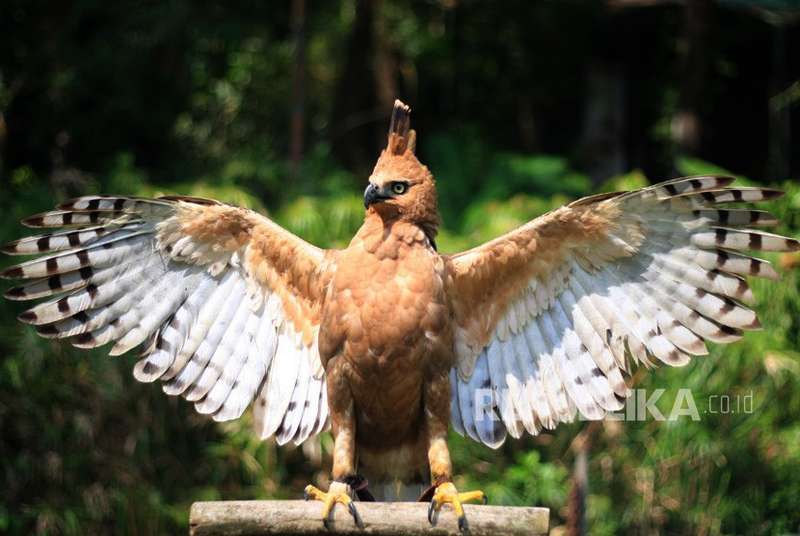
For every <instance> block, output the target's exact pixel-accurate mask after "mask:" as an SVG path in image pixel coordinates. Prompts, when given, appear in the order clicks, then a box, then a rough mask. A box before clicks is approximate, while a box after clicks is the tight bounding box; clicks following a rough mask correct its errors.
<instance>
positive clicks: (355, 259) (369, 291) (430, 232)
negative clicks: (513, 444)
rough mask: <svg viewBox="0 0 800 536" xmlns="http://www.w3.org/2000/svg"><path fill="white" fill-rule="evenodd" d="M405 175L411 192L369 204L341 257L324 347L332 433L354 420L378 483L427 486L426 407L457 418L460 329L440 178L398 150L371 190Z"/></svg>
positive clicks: (365, 465) (361, 453)
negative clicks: (441, 245)
mask: <svg viewBox="0 0 800 536" xmlns="http://www.w3.org/2000/svg"><path fill="white" fill-rule="evenodd" d="M399 178H401V179H402V180H403V181H404V182H407V183H408V186H407V187H408V193H407V194H406V195H405V196H403V198H402V199H401V198H398V199H396V200H387V201H385V202H382V203H381V204H380V205H378V206H370V207H369V208H368V209H367V216H366V218H365V221H364V224H363V226H362V227H361V229H359V231H358V233H357V234H356V235H355V237H354V238H353V240H352V241H351V242H350V245H349V246H348V247H347V248H346V249H345V250H342V251H340V252H339V253H338V254H337V257H336V266H337V269H336V273H335V274H334V276H333V278H332V280H331V283H330V286H329V288H328V292H327V294H326V298H325V302H324V306H323V310H322V322H321V324H320V336H319V348H320V357H321V360H322V363H323V365H324V366H325V371H326V376H327V381H328V393H330V395H329V396H330V397H331V398H330V401H331V406H332V409H333V411H332V413H331V415H332V425H333V429H334V434H336V433H337V432H338V431H339V428H341V427H342V425H343V423H341V422H340V419H339V418H337V416H338V415H345V416H346V418H350V415H352V419H353V421H354V425H355V446H356V451H357V458H358V460H357V465H358V468H357V469H358V471H359V472H360V473H362V474H364V475H366V476H367V477H368V478H369V479H371V480H373V481H375V480H377V481H379V482H386V481H391V480H394V479H399V480H401V481H404V482H413V481H416V482H423V481H426V480H428V479H429V471H428V458H427V449H428V444H429V441H430V437H429V427H428V426H427V425H426V419H425V410H426V407H428V409H429V410H432V411H435V412H438V413H439V414H440V415H444V416H447V415H448V413H449V383H448V379H447V378H448V376H447V375H448V373H449V371H450V369H451V367H452V366H453V364H454V354H453V331H452V328H451V324H450V317H451V315H450V304H449V303H448V300H447V294H446V291H445V263H444V260H443V258H442V257H441V256H440V255H439V253H438V252H437V251H436V249H435V242H434V237H435V233H436V227H437V225H438V221H439V216H438V211H437V209H436V197H435V185H434V183H433V178H432V176H431V174H430V173H429V172H428V170H427V168H425V166H422V165H421V164H420V163H419V162H418V161H417V159H416V157H415V156H414V155H413V152H412V151H411V150H408V149H406V150H400V151H399V153H398V152H394V151H393V149H392V146H391V145H390V146H389V148H387V150H386V151H384V153H383V155H382V156H381V158H380V159H379V161H378V164H377V165H376V167H375V171H374V172H373V174H372V177H371V184H372V185H373V186H374V187H376V188H379V189H385V188H387V183H388V182H390V181H392V180H396V179H399ZM431 387H432V388H434V389H438V390H440V391H441V395H440V396H441V400H440V401H439V406H438V407H435V408H430V407H429V406H426V401H427V400H428V399H430V398H431V393H429V392H427V391H429V390H430V389H431ZM340 393H346V395H345V396H340V395H339V394H340ZM434 394H435V393H434ZM443 420H444V422H445V425H444V429H445V430H446V422H447V417H444V419H443ZM435 433H441V430H435ZM347 470H350V468H347ZM334 476H336V475H334Z"/></svg>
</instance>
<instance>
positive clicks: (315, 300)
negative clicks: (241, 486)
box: [0, 196, 332, 443]
mask: <svg viewBox="0 0 800 536" xmlns="http://www.w3.org/2000/svg"><path fill="white" fill-rule="evenodd" d="M23 223H24V224H26V225H27V226H29V227H37V228H53V227H56V228H57V227H66V228H67V229H65V230H62V231H56V232H52V233H48V234H43V235H39V236H33V237H28V238H23V239H21V240H17V241H16V242H12V243H11V244H8V245H6V246H5V247H4V248H3V251H4V252H5V253H9V254H12V255H35V254H40V253H44V254H46V255H45V256H44V257H40V258H37V259H34V260H31V261H28V262H24V263H22V264H18V265H16V266H12V267H10V268H8V269H6V270H4V271H3V272H2V273H0V276H2V277H6V278H18V279H23V280H27V281H25V282H24V283H23V284H21V285H20V286H18V287H15V288H12V289H10V290H9V291H7V292H6V294H5V296H6V297H7V298H9V299H12V300H29V299H35V298H43V297H48V298H51V299H49V300H48V301H45V302H44V303H40V304H39V305H36V306H35V307H33V308H31V309H29V310H27V311H25V312H24V313H22V314H21V315H20V316H19V318H20V320H22V321H23V322H26V323H28V324H33V325H35V326H36V329H37V331H38V333H39V334H40V335H42V336H44V337H50V338H65V337H69V338H71V342H72V344H73V345H75V346H77V347H80V348H94V347H97V346H101V345H104V344H107V343H113V347H112V348H111V352H110V353H111V354H112V355H118V354H122V353H124V352H127V351H128V350H130V349H132V348H134V347H136V346H140V345H141V346H142V348H143V354H142V358H141V359H140V361H139V362H138V363H137V364H136V366H135V368H134V376H135V377H136V378H137V379H138V380H140V381H144V382H152V381H155V380H157V379H160V380H162V381H163V382H164V384H163V389H164V391H165V392H166V393H168V394H170V395H182V396H184V397H185V398H186V399H188V400H189V401H192V402H194V403H195V408H196V409H197V411H199V412H200V413H204V414H210V415H212V416H213V418H214V419H215V420H218V421H224V420H229V419H235V418H238V417H239V416H241V415H242V413H243V412H244V410H245V409H246V408H247V407H248V406H249V405H250V403H251V402H252V401H253V400H254V399H255V400H256V402H255V404H254V420H255V426H256V430H257V432H258V433H259V434H260V435H261V436H262V437H264V438H266V437H269V436H271V435H273V434H274V435H275V436H276V438H277V439H278V441H279V442H280V443H285V442H287V441H290V440H292V441H295V442H297V443H300V442H302V441H303V440H305V439H306V438H307V437H309V436H310V435H312V434H315V433H317V432H319V431H321V430H322V429H323V428H324V427H325V426H326V425H327V416H328V406H327V400H326V391H325V380H324V373H323V370H322V367H321V364H320V360H319V352H318V349H317V331H318V326H319V313H320V303H321V296H322V293H323V292H324V290H323V287H324V283H325V278H326V277H327V275H326V274H327V272H326V270H327V267H328V266H329V265H330V264H331V262H332V261H331V257H332V253H331V252H326V251H323V250H321V249H318V248H316V247H314V246H312V245H310V244H308V243H306V242H304V241H303V240H301V239H300V238H298V237H296V236H294V235H292V234H291V233H289V232H288V231H286V230H284V229H282V228H281V227H280V226H278V225H276V224H275V223H273V222H272V221H270V220H269V219H267V218H266V217H264V216H261V215H259V214H257V213H255V212H252V211H249V210H245V209H241V208H237V207H233V206H230V205H225V204H222V203H218V202H216V201H210V200H205V199H199V198H191V197H163V198H159V199H142V198H129V197H104V196H92V197H83V198H78V199H75V200H72V201H69V202H67V203H64V204H62V205H60V206H59V207H58V210H56V211H52V212H46V213H43V214H39V215H36V216H32V217H30V218H27V219H26V220H24V221H23Z"/></svg>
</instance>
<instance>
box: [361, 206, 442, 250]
mask: <svg viewBox="0 0 800 536" xmlns="http://www.w3.org/2000/svg"><path fill="white" fill-rule="evenodd" d="M426 227H428V228H426ZM436 231H437V229H436V227H435V226H426V225H425V224H418V223H412V222H408V221H405V220H403V219H402V218H384V217H381V215H380V214H378V213H377V212H374V211H368V212H367V216H366V218H364V224H363V225H362V226H361V229H359V230H358V233H356V236H355V237H354V238H353V242H354V243H355V242H360V243H361V244H363V246H364V249H366V250H367V251H368V252H371V253H375V254H378V255H390V256H391V255H393V254H394V253H395V252H396V251H397V249H398V248H401V247H428V248H432V249H436V242H435V238H436Z"/></svg>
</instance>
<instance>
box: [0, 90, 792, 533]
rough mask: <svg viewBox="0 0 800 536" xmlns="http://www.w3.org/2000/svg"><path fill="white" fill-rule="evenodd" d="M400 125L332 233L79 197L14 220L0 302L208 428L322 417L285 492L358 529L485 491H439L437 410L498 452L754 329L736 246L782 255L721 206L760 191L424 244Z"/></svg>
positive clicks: (404, 118)
mask: <svg viewBox="0 0 800 536" xmlns="http://www.w3.org/2000/svg"><path fill="white" fill-rule="evenodd" d="M415 141H416V135H415V132H414V131H413V130H411V129H410V110H409V108H408V107H407V106H405V105H404V104H402V103H400V102H399V101H398V102H397V103H396V104H395V108H394V111H393V115H392V122H391V126H390V130H389V139H388V144H387V147H386V149H384V151H383V152H382V153H381V155H380V158H379V159H378V162H377V164H376V166H375V169H374V171H373V173H372V175H371V176H370V179H369V185H368V186H367V189H366V191H365V192H364V204H365V207H366V216H365V220H364V224H363V226H362V227H361V228H360V229H359V231H358V232H357V233H356V235H355V237H353V239H352V241H351V242H350V245H349V246H348V247H347V248H345V249H342V250H322V249H319V248H317V247H314V246H312V245H310V244H308V243H306V242H304V241H303V240H301V239H300V238H298V237H296V236H294V235H293V234H291V233H289V232H288V231H286V230H284V229H282V228H281V227H280V226H278V225H277V224H275V223H273V222H272V221H271V220H269V219H268V218H266V217H264V216H262V215H260V214H257V213H255V212H252V211H250V210H245V209H241V208H237V207H233V206H230V205H226V204H223V203H219V202H216V201H212V200H206V199H198V198H192V197H180V196H170V197H163V198H159V199H142V198H130V197H108V196H87V197H82V198H78V199H74V200H72V201H69V202H66V203H64V204H62V205H60V206H59V207H58V209H57V210H55V211H52V212H46V213H43V214H39V215H36V216H32V217H30V218H27V219H26V220H25V221H24V222H23V223H24V224H25V225H27V226H29V227H35V228H67V229H66V230H62V231H56V232H51V233H48V234H42V235H39V236H33V237H28V238H23V239H21V240H18V241H16V242H12V243H10V244H8V245H6V246H5V247H4V248H3V251H4V252H5V253H8V254H12V255H15V254H24V255H31V254H40V253H43V254H45V256H43V257H39V258H37V259H34V260H31V261H28V262H24V263H22V264H18V265H16V266H12V267H11V268H7V269H6V270H4V271H3V272H2V274H0V275H2V276H3V277H7V278H15V279H21V280H24V282H23V283H21V284H20V285H19V286H17V287H14V288H12V289H10V290H8V291H7V292H6V294H5V295H6V297H7V298H9V299H12V300H30V299H36V298H50V299H49V300H48V301H45V302H43V303H40V304H38V305H36V306H34V307H32V308H31V309H28V310H27V311H25V312H23V313H22V314H20V315H19V319H20V320H21V321H22V322H25V323H28V324H32V325H34V326H35V329H36V330H37V332H38V333H39V334H40V335H42V336H44V337H52V338H69V339H70V342H72V344H74V345H75V346H78V347H81V348H92V347H96V346H101V345H105V344H109V343H113V346H112V347H111V354H112V355H117V354H121V353H124V352H127V351H128V350H131V349H133V348H135V347H140V348H142V349H143V354H142V357H141V359H140V360H139V361H138V363H137V364H136V365H135V367H134V376H135V377H136V379H138V380H140V381H144V382H153V381H155V380H161V381H162V382H163V383H162V387H163V389H164V391H165V392H166V393H168V394H170V395H181V396H183V397H184V398H186V399H187V400H189V401H192V402H194V404H195V407H196V409H197V411H199V412H200V413H203V414H208V415H211V416H212V417H213V418H214V419H215V420H219V421H224V420H230V419H235V418H238V417H240V416H241V415H242V413H243V412H244V411H245V410H246V409H247V408H248V407H249V406H251V405H252V406H253V414H254V421H255V427H256V431H257V433H258V434H259V436H260V437H262V438H268V437H271V436H274V437H275V438H276V439H277V441H278V443H280V444H284V443H287V442H290V441H292V442H294V443H301V442H303V441H304V440H306V439H308V438H309V437H311V436H312V435H315V434H318V433H320V432H321V431H323V430H325V429H326V428H327V427H328V426H329V425H330V426H331V427H332V432H333V436H334V453H333V472H332V473H333V474H332V476H333V480H334V482H333V484H332V485H331V489H330V490H329V492H328V493H325V492H322V491H320V490H318V489H316V488H314V487H313V486H309V487H308V488H307V489H306V493H307V495H308V496H309V497H313V498H316V499H319V500H322V501H324V502H325V508H324V511H323V518H324V519H325V520H326V522H327V519H328V515H329V512H330V510H331V508H332V507H333V505H334V504H335V503H337V502H340V503H343V504H346V505H347V506H348V507H349V508H350V511H351V513H352V514H353V516H354V518H355V519H356V522H357V523H360V517H359V516H358V512H357V510H356V509H355V505H354V504H353V503H352V501H351V496H352V495H354V494H357V495H358V496H359V497H360V498H361V499H362V500H367V499H369V498H371V497H372V496H373V495H377V496H379V497H390V496H391V497H398V496H408V494H409V493H412V492H413V493H419V492H420V491H422V490H423V488H424V486H425V485H428V484H429V485H430V488H429V489H428V490H426V493H425V494H423V495H424V496H425V497H427V498H430V499H432V502H431V514H430V515H429V517H430V518H431V519H433V516H434V514H435V512H436V511H438V509H439V508H440V507H441V505H442V504H444V503H452V504H453V506H454V507H455V509H456V513H457V514H458V515H459V526H460V527H462V528H464V529H466V520H465V518H464V516H463V510H462V509H461V502H463V501H467V500H474V499H482V498H484V497H483V494H482V493H481V492H470V493H458V492H457V491H456V489H455V487H454V486H453V485H452V482H451V479H452V466H451V462H450V455H449V452H448V449H447V444H446V435H447V429H448V426H449V425H451V424H452V426H453V427H454V428H455V429H456V430H457V431H458V432H459V433H460V434H462V435H466V436H468V437H470V438H472V439H474V440H475V441H479V442H481V443H484V444H486V445H488V446H490V447H494V448H496V447H498V446H500V445H501V444H502V443H503V441H504V440H505V438H506V436H507V435H508V434H510V435H511V436H513V437H519V436H520V435H521V434H522V433H523V432H528V433H530V434H537V433H539V432H540V431H541V430H543V429H552V428H554V427H555V426H557V425H558V423H560V422H569V421H572V420H573V419H574V418H575V417H576V416H577V415H578V414H580V415H581V416H583V417H584V418H587V419H601V418H603V416H604V415H606V413H607V412H611V411H616V410H618V409H620V408H621V407H622V404H623V402H624V400H625V397H627V396H628V394H629V389H628V386H627V384H626V382H625V376H626V374H627V373H629V372H630V370H631V367H632V366H633V365H636V364H644V365H647V366H651V365H655V364H659V363H665V364H667V365H671V366H682V365H685V364H687V363H688V362H689V360H690V357H691V356H693V355H703V354H705V353H707V349H706V344H705V341H713V342H719V343H728V342H733V341H735V340H737V339H739V338H741V336H742V334H743V332H744V331H747V330H753V329H759V328H760V327H761V326H760V323H759V321H758V318H757V316H756V314H755V313H754V312H753V311H752V310H751V309H749V308H748V307H747V304H748V303H750V302H751V301H752V299H753V296H752V293H751V291H750V289H749V287H748V284H747V281H746V279H745V277H746V276H759V277H767V278H773V279H774V278H777V274H776V272H775V271H774V270H773V268H772V267H771V266H770V264H769V263H768V262H766V261H764V260H760V259H758V258H755V257H750V256H748V255H747V254H746V253H743V252H746V251H796V250H798V249H800V244H799V243H798V242H797V241H796V240H794V239H791V238H786V237H782V236H778V235H775V234H771V233H768V232H764V231H762V230H756V229H755V228H756V227H761V226H765V225H771V224H774V223H776V220H775V218H773V217H772V216H771V215H770V214H768V213H766V212H761V211H756V210H750V209H743V208H729V207H726V205H725V204H726V203H740V202H756V201H762V200H769V199H773V198H775V197H778V196H779V195H781V193H780V192H778V191H775V190H769V189H765V188H737V187H731V184H732V183H733V179H732V178H729V177H716V176H707V177H691V178H683V179H676V180H672V181H668V182H664V183H661V184H657V185H654V186H651V187H648V188H644V189H641V190H636V191H632V192H618V193H611V194H600V195H597V196H592V197H588V198H584V199H581V200H578V201H575V202H573V203H571V204H569V205H567V206H564V207H561V208H559V209H557V210H554V211H552V212H550V213H548V214H545V215H543V216H541V217H539V218H536V219H535V220H533V221H531V222H529V223H528V224H526V225H524V226H522V227H520V228H518V229H516V230H514V231H512V232H510V233H508V234H506V235H504V236H501V237H499V238H497V239H495V240H492V241H491V242H488V243H486V244H483V245H481V246H479V247H477V248H474V249H471V250H469V251H466V252H463V253H458V254H455V255H444V254H440V253H439V252H438V251H437V248H436V234H437V229H438V227H439V225H440V218H439V213H438V209H437V198H436V188H435V184H434V180H433V176H432V175H431V173H430V171H429V170H428V168H427V167H425V166H424V165H422V164H421V163H420V162H419V161H418V160H417V158H416V156H415V154H414V150H415ZM365 477H366V478H365ZM395 482H400V483H402V484H404V485H405V488H402V489H399V488H398V487H397V486H394V484H393V483H395ZM368 483H369V484H368ZM398 490H399V493H398Z"/></svg>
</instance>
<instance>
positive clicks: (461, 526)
mask: <svg viewBox="0 0 800 536" xmlns="http://www.w3.org/2000/svg"><path fill="white" fill-rule="evenodd" d="M458 530H459V531H461V534H464V535H468V534H469V523H467V518H466V516H461V517H459V518H458Z"/></svg>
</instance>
